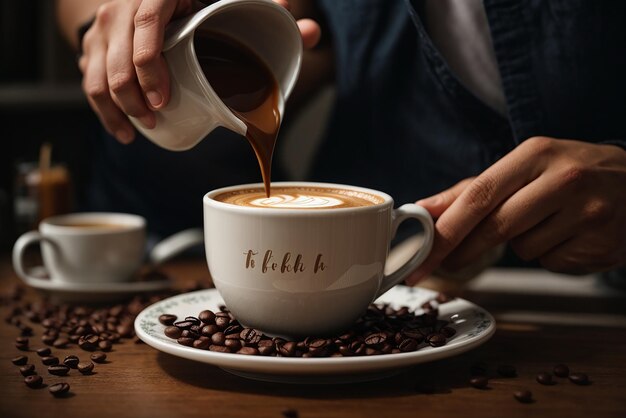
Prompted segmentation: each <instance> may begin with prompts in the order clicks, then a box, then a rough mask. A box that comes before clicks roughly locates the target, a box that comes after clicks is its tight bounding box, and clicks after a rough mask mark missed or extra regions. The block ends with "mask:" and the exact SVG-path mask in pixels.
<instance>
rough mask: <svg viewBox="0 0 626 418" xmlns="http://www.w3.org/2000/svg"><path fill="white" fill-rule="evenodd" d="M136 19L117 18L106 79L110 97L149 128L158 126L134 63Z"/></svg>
mask: <svg viewBox="0 0 626 418" xmlns="http://www.w3.org/2000/svg"><path fill="white" fill-rule="evenodd" d="M132 57H133V21H132V16H128V17H126V19H123V20H118V24H117V25H116V27H114V28H112V30H111V37H110V40H109V48H108V50H107V60H106V66H107V82H108V84H109V89H110V90H111V97H112V99H113V101H114V102H115V103H116V104H117V106H118V107H120V108H121V109H122V111H124V113H126V114H127V115H130V116H134V117H136V118H137V119H139V121H140V122H141V123H142V124H143V125H144V126H145V127H146V128H149V129H152V128H154V126H155V125H156V117H155V115H154V113H153V112H152V111H151V110H150V109H149V108H148V106H147V105H146V101H145V99H144V97H143V94H142V91H141V88H140V86H139V82H138V80H137V74H136V73H135V66H134V65H133V60H132Z"/></svg>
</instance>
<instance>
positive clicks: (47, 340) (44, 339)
mask: <svg viewBox="0 0 626 418" xmlns="http://www.w3.org/2000/svg"><path fill="white" fill-rule="evenodd" d="M56 340H57V337H56V336H55V335H44V336H42V337H41V342H42V343H44V344H46V345H52V344H53V343H54V342H55V341H56Z"/></svg>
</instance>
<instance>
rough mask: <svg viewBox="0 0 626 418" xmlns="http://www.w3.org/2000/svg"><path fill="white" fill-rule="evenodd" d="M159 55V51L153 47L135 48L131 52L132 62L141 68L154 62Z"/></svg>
mask: <svg viewBox="0 0 626 418" xmlns="http://www.w3.org/2000/svg"><path fill="white" fill-rule="evenodd" d="M158 57H159V52H158V51H157V50H156V49H153V48H137V49H136V50H135V52H134V53H133V64H134V65H135V67H138V68H142V67H146V66H147V65H150V64H151V63H153V62H155V61H156V59H157V58H158Z"/></svg>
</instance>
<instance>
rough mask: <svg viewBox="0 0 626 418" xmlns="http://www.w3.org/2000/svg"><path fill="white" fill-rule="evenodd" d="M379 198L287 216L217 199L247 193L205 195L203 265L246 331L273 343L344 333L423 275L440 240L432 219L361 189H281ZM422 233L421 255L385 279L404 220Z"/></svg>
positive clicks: (281, 210)
mask: <svg viewBox="0 0 626 418" xmlns="http://www.w3.org/2000/svg"><path fill="white" fill-rule="evenodd" d="M282 186H304V187H309V188H331V189H341V190H348V191H351V192H354V193H357V194H358V193H364V194H367V195H370V196H376V200H377V202H376V203H375V204H372V205H370V206H361V207H353V208H336V209H332V208H330V209H328V208H326V209H289V208H268V207H249V206H237V205H235V204H232V203H225V202H223V201H218V200H216V199H215V198H216V196H219V195H223V193H226V192H232V191H237V190H244V189H251V188H259V187H262V185H260V184H256V185H241V186H233V187H226V188H222V189H218V190H214V191H211V192H209V193H207V194H206V195H205V196H204V199H203V203H204V234H205V249H206V257H207V263H208V267H209V271H210V273H211V277H212V279H213V282H214V284H215V286H216V288H217V289H218V290H219V292H220V294H221V295H222V297H223V298H224V301H225V303H226V306H227V307H228V308H229V309H230V310H231V311H232V312H233V314H234V315H235V317H236V318H237V319H238V320H239V321H240V322H241V323H242V324H243V325H245V326H248V327H252V328H257V329H260V330H262V331H263V332H265V333H268V334H270V335H278V336H286V337H298V336H304V335H326V334H330V333H332V332H336V331H340V330H343V329H345V328H348V327H349V326H350V325H351V324H353V323H354V321H355V320H356V319H357V318H358V317H359V316H360V315H361V314H363V313H364V311H365V310H366V308H367V306H368V305H369V304H370V303H371V302H373V301H374V300H375V299H376V298H377V297H378V296H380V295H381V294H383V293H384V292H386V291H387V290H389V289H390V288H391V287H393V286H394V285H396V284H398V283H400V282H402V281H403V280H404V278H405V277H406V276H407V275H408V274H409V273H411V272H412V271H413V270H414V269H415V268H417V267H418V266H419V265H420V264H421V263H422V261H423V260H424V259H425V258H426V256H427V255H428V254H429V252H430V250H431V248H432V243H433V237H434V226H433V221H432V218H431V217H430V215H429V214H428V211H426V210H425V209H424V208H422V207H420V206H418V205H415V204H406V205H403V206H401V207H399V208H397V209H394V208H393V204H394V202H393V199H392V198H391V197H390V196H389V195H387V194H385V193H382V192H379V191H376V190H371V189H365V188H361V187H355V186H347V185H338V184H327V183H305V182H285V183H272V187H273V188H277V187H282ZM406 219H417V220H418V221H419V222H420V223H421V224H422V226H423V229H424V239H423V245H422V247H421V248H420V249H419V250H418V251H417V252H416V253H415V254H414V255H413V256H412V257H411V258H410V259H409V260H408V261H407V262H406V263H405V264H404V265H402V266H401V267H400V268H399V269H398V270H396V271H395V272H394V273H392V274H390V275H385V274H384V268H385V262H386V259H387V255H388V253H389V246H390V242H391V240H392V238H393V236H394V235H395V232H396V230H397V228H398V226H399V225H400V223H402V222H403V221H404V220H406Z"/></svg>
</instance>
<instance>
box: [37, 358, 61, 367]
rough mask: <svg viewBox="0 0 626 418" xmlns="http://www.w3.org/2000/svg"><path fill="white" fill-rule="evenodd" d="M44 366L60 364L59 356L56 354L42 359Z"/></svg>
mask: <svg viewBox="0 0 626 418" xmlns="http://www.w3.org/2000/svg"><path fill="white" fill-rule="evenodd" d="M41 362H42V363H43V365H44V366H56V365H57V364H59V358H58V357H55V356H47V357H44V358H42V359H41Z"/></svg>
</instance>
